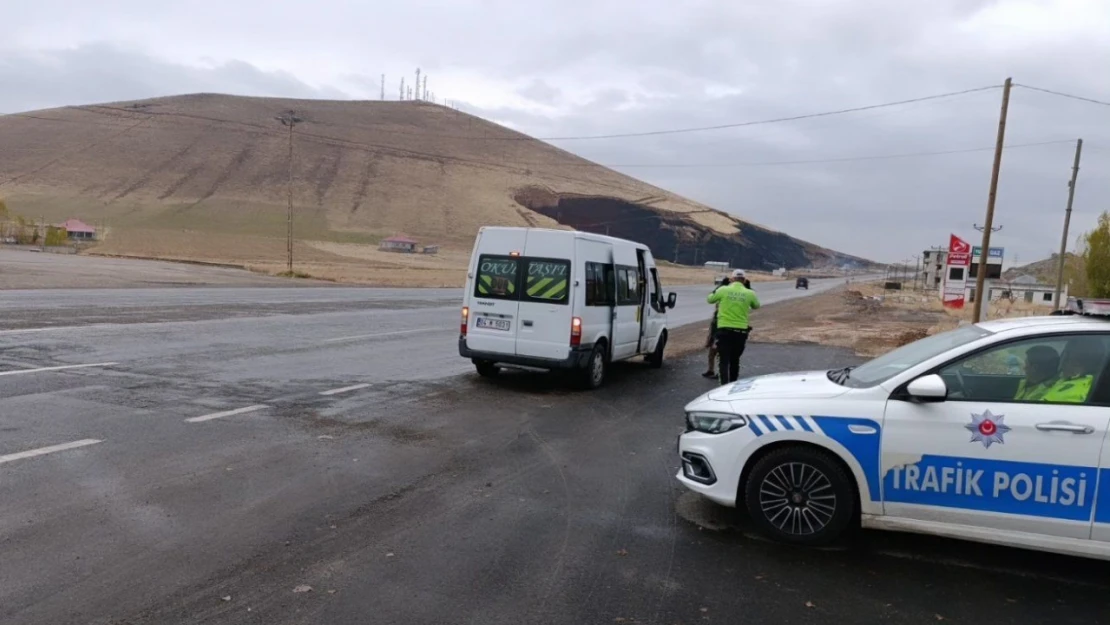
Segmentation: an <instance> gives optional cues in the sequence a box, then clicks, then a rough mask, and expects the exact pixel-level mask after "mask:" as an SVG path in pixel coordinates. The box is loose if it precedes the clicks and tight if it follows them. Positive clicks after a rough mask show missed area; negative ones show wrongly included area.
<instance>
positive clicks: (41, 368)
mask: <svg viewBox="0 0 1110 625" xmlns="http://www.w3.org/2000/svg"><path fill="white" fill-rule="evenodd" d="M116 364H119V363H116V362H95V363H91V364H87V365H62V366H60V367H39V368H38V369H16V370H15V371H0V375H19V374H21V373H39V372H40V371H62V370H63V369H83V368H85V367H110V366H112V365H116Z"/></svg>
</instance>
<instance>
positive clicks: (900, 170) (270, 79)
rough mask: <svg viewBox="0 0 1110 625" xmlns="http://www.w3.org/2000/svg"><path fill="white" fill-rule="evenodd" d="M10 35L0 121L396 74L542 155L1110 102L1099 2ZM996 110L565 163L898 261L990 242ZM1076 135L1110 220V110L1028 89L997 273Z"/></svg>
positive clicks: (668, 146) (69, 4)
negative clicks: (539, 147) (1003, 104)
mask: <svg viewBox="0 0 1110 625" xmlns="http://www.w3.org/2000/svg"><path fill="white" fill-rule="evenodd" d="M4 21H5V26H6V28H5V31H6V32H5V37H4V38H2V39H0V85H2V87H0V113H10V112H18V111H25V110H32V109H38V108H45V107H51V106H60V105H66V104H80V103H91V102H99V101H112V100H123V99H133V98H143V97H150V96H159V95H171V94H177V93H190V92H199V91H206V92H224V93H235V94H243V95H271V96H295V97H319V98H358V99H364V98H375V99H376V98H378V97H379V92H380V84H379V83H380V75H381V74H383V73H384V74H385V75H386V97H388V98H396V97H397V95H396V94H397V85H398V81H399V80H400V78H401V76H402V75H403V76H406V77H411V76H412V74H413V71H414V69H415V68H417V67H420V68H422V69H423V70H424V71H425V72H426V73H428V75H429V76H430V78H429V82H428V85H429V90H430V91H434V92H435V93H436V96H437V98H439V99H441V100H442V99H443V98H450V99H452V100H454V101H457V102H458V103H459V106H460V107H461V108H463V109H464V110H466V111H469V112H471V113H474V114H477V115H481V116H483V117H486V118H488V119H491V120H494V121H497V122H500V123H503V124H506V125H509V126H511V127H513V128H515V129H518V130H521V131H524V132H527V133H529V134H532V135H534V136H539V137H567V136H582V135H600V134H620V133H635V132H641V131H654V130H665V129H682V128H693V127H703V126H713V125H724V124H734V123H741V122H749V121H758V120H767V119H775V118H782V117H789V116H794V115H805V114H809V113H819V112H823V111H832V110H838V109H843V108H851V107H857V106H866V105H871V104H878V103H885V102H894V101H901V100H907V99H912V98H919V97H924V96H930V95H934V94H940V93H946V92H956V91H962V90H967V89H974V88H978V87H986V86H992V85H1000V84H1001V83H1002V82H1003V80H1004V79H1005V78H1006V77H1007V76H1012V77H1013V78H1014V81H1015V83H1020V84H1022V85H1030V86H1034V87H1040V88H1045V89H1051V90H1054V91H1060V92H1064V93H1068V94H1075V95H1078V96H1083V97H1088V98H1093V99H1097V100H1101V101H1103V102H1110V1H1107V0H1000V1H988V0H929V1H923V0H778V1H775V2H772V1H770V0H760V1H754V0H682V1H680V2H679V1H675V0H635V1H633V0H588V1H587V0H561V1H551V0H469V1H466V0H438V1H436V0H407V2H406V3H405V4H404V5H402V4H401V3H397V4H392V3H390V4H387V3H385V2H366V1H360V0H318V1H317V2H315V3H307V2H292V1H289V0H269V1H267V2H260V1H257V0H190V2H189V3H184V2H182V3H163V2H156V1H151V0H102V1H100V2H95V3H92V2H81V1H79V0H36V1H35V2H31V3H14V2H13V3H8V6H7V7H6V8H5V17H4ZM410 82H411V78H410ZM1000 100H1001V90H1000V89H992V90H988V91H980V92H975V93H971V94H967V95H962V96H958V97H952V98H944V99H937V100H928V101H924V102H919V103H914V104H909V105H903V106H893V107H887V108H879V109H873V110H868V111H865V112H859V113H850V114H844V115H833V116H826V117H817V118H814V119H807V120H800V121H790V122H782V123H770V124H756V125H750V126H744V127H739V128H731V129H724V130H714V131H699V132H689V133H678V134H664V135H653V136H647V137H626V138H614V139H592V140H560V141H552V142H553V143H555V144H556V145H559V146H560V147H564V148H566V149H570V150H572V151H574V152H577V153H578V154H581V155H583V156H585V157H587V158H591V159H593V160H596V161H598V162H601V163H603V164H606V165H610V166H613V167H615V168H616V169H619V170H621V171H623V172H625V173H628V174H630V175H634V176H637V177H639V178H642V179H644V180H647V181H649V182H651V183H654V184H657V185H659V186H662V187H665V188H668V189H671V190H673V191H675V192H678V193H681V194H683V195H686V196H688V197H691V198H693V199H696V200H699V201H701V202H705V203H707V204H709V205H712V206H714V207H717V208H720V209H723V210H727V211H729V212H732V213H735V214H736V215H739V216H741V217H743V218H745V219H749V220H751V221H754V222H756V223H761V224H764V225H767V226H770V227H773V228H776V229H779V230H783V231H786V232H788V233H790V234H793V235H795V236H798V237H801V238H804V239H808V240H811V241H814V242H817V243H820V244H823V245H826V246H829V247H832V248H835V249H838V250H842V251H845V252H850V253H855V254H860V255H863V256H867V257H870V258H875V259H878V260H884V261H898V260H901V259H906V258H910V257H912V256H913V255H915V254H919V253H920V251H921V250H922V249H923V248H926V247H930V246H935V245H942V244H946V242H947V236H948V233H949V232H955V233H957V234H961V235H964V236H965V237H966V238H972V237H978V236H979V235H978V233H976V232H975V230H974V229H973V225H974V224H980V225H981V224H982V222H983V214H984V208H985V205H986V200H987V191H988V185H989V179H990V165H991V158H992V153H991V150H990V148H991V146H993V144H994V140H995V135H996V132H997V119H998V109H999V104H1000ZM1077 137H1083V138H1084V140H1085V145H1084V154H1083V164H1082V168H1081V172H1080V178H1079V184H1078V186H1077V192H1076V200H1075V209H1076V212H1075V214H1074V217H1073V221H1072V226H1073V232H1074V233H1079V232H1081V231H1083V230H1086V229H1089V228H1091V227H1092V226H1093V225H1094V223H1095V220H1096V218H1097V214H1098V212H1099V211H1101V210H1106V209H1110V105H1099V104H1095V103H1089V102H1084V101H1080V100H1075V99H1068V98H1064V97H1060V96H1055V95H1050V94H1046V93H1042V92H1038V91H1034V90H1031V89H1028V88H1024V87H1023V88H1017V87H1015V89H1014V91H1013V95H1012V98H1011V108H1010V118H1009V124H1008V126H1007V135H1006V139H1007V143H1008V144H1010V145H1012V146H1013V147H1012V148H1011V149H1008V150H1007V151H1006V153H1005V156H1004V158H1003V168H1002V175H1001V180H1000V187H999V197H998V213H997V217H996V224H1001V225H1002V227H1003V229H1002V230H1001V231H1000V232H998V233H997V234H996V235H995V239H994V244H996V245H1003V246H1005V247H1006V249H1007V257H1008V261H1011V262H1012V261H1014V260H1016V261H1017V263H1018V264H1021V263H1024V262H1029V261H1032V260H1038V259H1040V258H1043V257H1046V256H1047V255H1048V254H1049V253H1050V252H1051V251H1052V250H1054V249H1056V248H1058V246H1059V237H1060V234H1059V233H1060V229H1061V226H1062V221H1063V208H1064V204H1065V201H1066V197H1067V186H1066V183H1067V179H1068V176H1069V174H1070V172H1069V170H1070V167H1071V162H1072V158H1073V153H1074V140H1075V139H1076V138H1077ZM1029 144H1037V145H1029ZM936 152H946V154H935V153H936ZM922 153H933V154H929V155H922Z"/></svg>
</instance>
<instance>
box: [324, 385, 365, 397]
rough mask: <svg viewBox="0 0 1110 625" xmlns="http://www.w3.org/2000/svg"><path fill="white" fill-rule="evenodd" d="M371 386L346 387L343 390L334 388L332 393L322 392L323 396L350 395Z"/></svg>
mask: <svg viewBox="0 0 1110 625" xmlns="http://www.w3.org/2000/svg"><path fill="white" fill-rule="evenodd" d="M368 386H370V385H369V384H355V385H353V386H344V387H343V388H333V389H331V390H330V391H320V394H321V395H338V394H340V393H349V392H350V391H357V390H359V389H362V388H366V387H368Z"/></svg>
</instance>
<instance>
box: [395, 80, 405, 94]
mask: <svg viewBox="0 0 1110 625" xmlns="http://www.w3.org/2000/svg"><path fill="white" fill-rule="evenodd" d="M397 99H398V100H404V99H405V77H404V76H401V94H400V95H398V96H397Z"/></svg>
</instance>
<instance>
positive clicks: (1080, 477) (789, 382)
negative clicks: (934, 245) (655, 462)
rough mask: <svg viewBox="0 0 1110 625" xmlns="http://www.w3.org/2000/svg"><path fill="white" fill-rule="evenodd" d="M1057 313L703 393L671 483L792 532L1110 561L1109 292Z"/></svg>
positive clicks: (693, 407) (690, 413) (815, 539)
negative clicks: (900, 536)
mask: <svg viewBox="0 0 1110 625" xmlns="http://www.w3.org/2000/svg"><path fill="white" fill-rule="evenodd" d="M1068 312H1069V313H1070V314H1065V315H1057V316H1044V317H1025V318H1019V319H1000V320H995V321H988V322H985V323H978V324H970V325H965V326H961V327H959V328H956V329H954V330H951V331H949V332H944V333H941V334H936V335H933V336H929V337H926V338H924V339H921V340H919V341H915V342H913V343H910V344H908V345H905V346H903V347H900V348H898V349H895V350H894V351H891V352H889V353H887V354H885V355H883V356H879V357H878V358H875V359H873V360H871V361H868V362H866V363H864V364H862V365H860V366H858V367H843V368H840V369H833V370H830V371H809V372H801V373H786V374H777V375H765V376H758V377H752V378H747V379H743V380H740V381H738V382H735V383H733V384H729V385H726V386H722V387H720V388H718V389H716V390H713V391H710V392H709V393H706V394H705V395H702V396H701V397H699V398H697V399H695V400H694V401H692V402H690V403H689V404H687V405H686V432H685V433H684V434H682V435H681V436H680V437H679V440H678V453H679V457H680V461H681V465H682V468H681V469H680V470H679V472H678V475H677V478H678V480H679V481H680V482H681V483H682V484H683V485H685V486H686V487H687V488H689V489H690V490H693V491H695V492H697V493H700V494H702V495H704V496H705V497H707V498H709V499H711V500H713V501H715V502H717V503H719V504H722V505H725V506H732V507H742V508H745V509H746V510H747V512H748V514H749V515H750V517H751V518H752V520H753V521H754V523H755V524H756V526H757V527H758V528H759V529H760V530H761V531H762V532H763V533H765V534H767V535H769V536H770V537H772V538H775V539H778V540H781V541H784V542H789V543H795V544H808V545H819V544H827V543H829V542H832V541H834V540H835V539H836V538H837V536H839V535H841V534H842V533H843V532H845V531H846V530H848V529H849V528H850V527H852V526H855V525H862V526H863V527H868V528H874V529H885V530H896V531H906V532H917V533H924V534H935V535H939V536H947V537H951V538H962V539H965V540H973V541H980V542H987V543H995V544H1001V545H1009V546H1017V547H1024V548H1028V549H1037V550H1042V551H1052V552H1056V553H1064V554H1070V555H1080V556H1084V557H1090V558H1099V559H1105V560H1110V438H1108V436H1107V431H1108V429H1110V300H1087V301H1085V302H1082V303H1080V302H1079V301H1078V300H1074V298H1073V299H1072V300H1070V301H1069V303H1068ZM1014 358H1016V359H1017V360H1018V361H1019V364H1020V365H1021V366H1020V367H1014V363H1013V359H1014Z"/></svg>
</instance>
